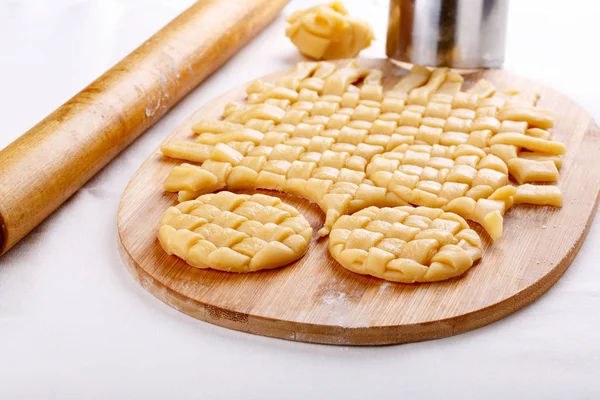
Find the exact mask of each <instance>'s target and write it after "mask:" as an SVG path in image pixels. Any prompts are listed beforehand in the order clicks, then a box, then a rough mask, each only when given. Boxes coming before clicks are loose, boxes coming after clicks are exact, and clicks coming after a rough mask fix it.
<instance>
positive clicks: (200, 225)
mask: <svg viewBox="0 0 600 400" xmlns="http://www.w3.org/2000/svg"><path fill="white" fill-rule="evenodd" d="M158 238H159V241H160V243H161V245H162V247H163V249H165V251H166V252H167V253H168V254H169V255H173V254H174V255H176V256H178V257H180V258H182V259H184V260H185V261H187V263H188V264H190V265H192V266H194V267H197V268H212V269H217V270H220V271H228V272H252V271H258V270H261V269H271V268H277V267H281V266H284V265H287V264H289V263H291V262H292V261H295V260H297V259H299V258H300V257H302V255H303V254H304V253H305V252H306V249H307V248H308V245H309V243H310V240H311V238H312V228H311V227H310V225H309V223H308V221H307V220H306V219H305V218H304V217H303V216H302V215H300V214H299V213H298V210H296V209H295V208H294V207H292V206H290V205H288V204H285V203H283V202H282V201H281V200H280V199H279V198H277V197H272V196H266V195H263V194H254V195H245V194H235V193H231V192H226V191H223V192H219V193H216V194H205V195H203V196H200V197H198V198H197V199H196V200H190V201H185V202H183V203H179V204H178V205H177V206H175V207H170V208H169V209H167V211H165V213H164V214H163V216H162V219H161V221H160V229H159V233H158Z"/></svg>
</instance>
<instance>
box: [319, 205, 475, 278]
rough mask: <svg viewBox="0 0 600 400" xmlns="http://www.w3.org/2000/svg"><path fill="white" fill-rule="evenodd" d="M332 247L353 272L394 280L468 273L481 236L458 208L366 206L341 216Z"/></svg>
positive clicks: (332, 250) (332, 253) (336, 225)
mask: <svg viewBox="0 0 600 400" xmlns="http://www.w3.org/2000/svg"><path fill="white" fill-rule="evenodd" d="M329 252H330V253H331V255H332V256H333V258H334V259H335V260H336V261H338V262H339V263H340V264H341V265H342V266H343V267H345V268H347V269H349V270H350V271H353V272H356V273H359V274H363V275H372V276H375V277H377V278H381V279H386V280H389V281H394V282H404V283H412V282H432V281H440V280H444V279H449V278H452V277H455V276H458V275H460V274H462V273H464V272H465V271H466V270H468V269H469V268H471V266H472V265H473V263H474V262H475V261H477V260H478V259H479V258H481V239H480V238H479V236H478V235H477V233H476V232H475V231H474V230H472V229H469V225H468V224H467V222H466V221H465V220H464V219H463V218H461V217H460V216H458V215H456V214H454V213H448V212H443V211H442V210H440V209H434V208H428V207H416V208H415V207H411V206H402V207H395V208H389V207H386V208H378V207H368V208H365V209H364V210H361V211H359V212H356V213H354V214H352V215H343V216H341V217H340V218H339V219H338V220H337V221H336V222H335V224H334V226H333V229H332V231H331V233H330V235H329Z"/></svg>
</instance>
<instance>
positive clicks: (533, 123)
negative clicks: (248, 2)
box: [162, 62, 565, 279]
mask: <svg viewBox="0 0 600 400" xmlns="http://www.w3.org/2000/svg"><path fill="white" fill-rule="evenodd" d="M381 80H382V72H381V71H378V70H374V69H366V68H362V67H361V66H360V65H358V63H357V62H350V63H348V64H346V65H343V66H339V67H338V66H336V65H335V64H333V63H329V62H303V63H299V64H298V65H297V66H296V68H295V69H294V70H293V71H292V72H291V73H290V74H289V75H287V76H285V77H283V78H281V79H279V80H278V81H276V82H275V83H269V82H264V81H260V80H259V81H256V82H254V83H252V84H251V85H250V86H249V87H248V89H247V94H248V97H247V100H246V102H245V103H243V104H242V103H231V104H228V105H227V106H226V107H225V111H224V114H223V119H222V120H220V121H213V120H211V121H197V122H196V123H195V124H194V126H193V132H194V133H195V134H196V135H197V136H196V140H195V141H194V142H191V141H179V142H170V143H167V144H165V145H164V146H163V148H162V151H163V153H164V154H165V155H166V156H168V157H172V158H178V159H182V160H186V161H188V162H189V163H185V164H182V165H181V166H179V167H175V168H174V169H173V171H172V172H171V174H170V175H169V177H168V178H167V180H166V182H165V189H166V190H168V191H172V192H178V193H179V200H180V201H186V200H191V199H195V198H196V197H198V196H200V195H202V194H205V193H210V192H214V191H217V190H222V189H225V188H228V189H232V190H237V189H256V188H262V189H271V190H278V191H282V192H287V193H291V194H295V195H298V196H301V197H303V198H306V199H308V200H310V201H311V202H314V203H316V204H317V205H318V206H319V207H320V208H321V209H322V210H323V212H324V213H325V216H326V220H325V224H324V226H323V228H322V229H321V230H320V231H319V234H320V235H321V236H326V235H328V234H329V233H330V231H331V229H332V228H333V227H334V224H335V223H336V221H338V220H339V219H340V217H342V216H344V215H349V214H353V213H355V212H357V211H360V210H363V209H367V208H368V207H379V208H384V207H398V206H408V205H411V206H423V207H428V208H431V209H437V210H438V211H439V212H446V213H455V214H458V215H459V216H460V217H462V218H464V219H467V220H471V221H475V222H477V223H479V224H480V225H482V226H483V227H484V228H485V230H486V232H487V233H488V234H489V235H490V237H491V238H493V239H498V238H500V237H501V236H502V232H503V215H504V214H505V213H506V212H507V211H508V210H509V209H510V208H511V207H512V206H513V205H514V204H520V203H530V204H538V205H553V206H560V205H561V204H562V195H561V193H560V190H559V189H558V187H556V186H536V185H530V183H533V182H555V181H557V180H558V179H559V171H558V169H559V168H560V166H561V161H562V158H561V157H562V155H563V154H564V153H565V146H564V144H562V143H560V142H557V141H554V140H552V134H551V130H550V129H551V126H552V125H553V121H552V117H551V115H550V114H549V112H548V111H547V110H544V109H538V108H536V106H535V105H536V102H537V100H538V96H537V94H535V93H529V92H519V91H517V90H504V91H502V90H498V89H496V87H495V86H494V85H493V84H492V83H490V82H487V81H481V82H479V83H478V84H476V85H475V86H473V87H472V88H471V89H469V90H467V91H464V90H462V86H463V78H462V77H461V76H460V75H459V74H456V73H454V72H452V71H449V70H447V69H436V70H430V69H427V68H424V67H415V68H413V70H412V71H411V73H410V74H408V75H406V76H404V77H403V78H401V79H400V80H399V81H398V82H397V83H396V85H395V86H393V87H391V88H390V89H389V90H384V88H383V86H382V84H381ZM509 118H514V119H509ZM511 176H512V178H514V179H515V180H517V181H518V183H520V184H521V185H520V186H513V184H511V180H510V177H511ZM411 246H413V245H411ZM365 251H366V250H365ZM444 254H445V253H444ZM423 265H427V264H423ZM458 270H460V269H458ZM431 274H433V273H431ZM386 276H387V275H386ZM415 276H416V275H415ZM424 276H425V275H424ZM428 276H429V275H428ZM385 279H387V278H385ZM415 279H416V278H415ZM424 279H425V278H424ZM426 279H429V278H426Z"/></svg>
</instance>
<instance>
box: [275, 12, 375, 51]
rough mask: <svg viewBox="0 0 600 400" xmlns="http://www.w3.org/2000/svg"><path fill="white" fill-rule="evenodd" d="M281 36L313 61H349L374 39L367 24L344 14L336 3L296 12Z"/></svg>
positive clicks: (346, 13)
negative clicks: (345, 59)
mask: <svg viewBox="0 0 600 400" xmlns="http://www.w3.org/2000/svg"><path fill="white" fill-rule="evenodd" d="M287 22H288V23H289V24H290V25H289V26H288V27H287V29H286V30H285V34H286V36H287V37H289V38H290V40H291V41H292V43H294V45H295V46H296V47H297V48H298V50H300V52H301V53H302V54H304V55H305V56H307V57H310V58H313V59H316V60H332V59H336V58H352V57H356V56H357V55H358V53H359V52H360V51H361V50H363V49H365V48H367V47H369V46H370V45H371V42H372V41H373V39H374V38H375V36H374V34H373V30H372V29H371V27H370V26H369V24H368V23H367V22H366V21H364V20H361V19H358V18H355V17H352V16H351V15H348V11H347V10H346V8H345V7H344V5H343V4H342V3H341V2H340V1H334V2H332V3H329V4H324V5H320V6H315V7H311V8H308V9H306V10H298V11H296V12H294V13H293V14H292V15H290V16H289V17H288V19H287Z"/></svg>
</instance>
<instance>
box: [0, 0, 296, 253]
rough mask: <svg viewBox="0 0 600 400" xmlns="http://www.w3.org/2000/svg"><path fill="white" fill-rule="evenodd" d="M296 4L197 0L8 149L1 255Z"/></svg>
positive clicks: (2, 166)
mask: <svg viewBox="0 0 600 400" xmlns="http://www.w3.org/2000/svg"><path fill="white" fill-rule="evenodd" d="M287 2H288V0H201V1H198V2H196V3H195V4H194V5H192V6H191V7H190V8H189V9H187V10H186V11H184V12H183V13H182V14H180V15H179V16H178V17H177V18H175V19H174V20H173V21H171V22H170V23H169V24H168V25H167V26H165V27H164V28H163V29H162V30H160V31H159V32H158V33H157V34H155V35H154V36H152V37H151V38H150V39H148V40H147V41H146V42H145V43H144V44H142V45H141V46H140V47H138V48H137V49H136V50H135V51H134V52H132V53H131V54H129V55H128V56H127V57H125V58H124V59H123V60H121V61H120V62H119V63H118V64H117V65H115V66H114V67H113V68H111V69H110V70H109V71H107V72H106V73H105V74H104V75H102V76H101V77H100V78H98V79H97V80H96V81H95V82H93V83H92V84H91V85H89V86H88V87H87V88H85V89H84V90H82V91H81V92H80V93H78V94H77V95H75V97H73V98H72V99H71V100H69V101H67V102H66V103H65V104H63V105H62V106H61V107H60V108H58V109H57V110H56V111H54V112H53V113H52V114H50V115H49V116H47V117H46V118H45V119H44V120H43V121H41V122H40V123H38V124H37V125H36V126H34V127H33V128H32V129H31V130H29V131H28V132H27V133H25V134H24V135H23V136H21V137H19V138H18V139H17V140H15V141H14V142H13V143H11V144H10V145H8V147H6V148H5V149H4V150H2V151H0V254H4V253H5V252H6V251H7V250H8V249H10V248H11V247H12V246H14V245H15V244H16V243H17V242H18V241H19V240H20V239H22V238H23V237H24V236H25V235H27V234H28V233H29V232H30V231H31V230H32V229H33V228H35V227H36V226H37V225H38V224H39V223H40V222H42V221H43V220H44V219H45V218H46V217H47V216H48V215H50V214H51V213H52V212H53V211H54V210H56V209H57V208H58V207H59V206H60V205H61V204H62V203H63V202H64V201H65V200H67V199H68V198H69V197H70V196H71V195H72V194H73V193H75V191H77V189H79V188H80V187H81V186H82V185H83V184H84V183H85V182H87V181H88V180H89V179H90V178H91V177H92V176H94V174H96V173H97V172H98V171H99V170H100V169H102V168H103V167H104V166H105V165H106V164H107V163H108V162H109V161H110V160H112V159H113V158H114V157H115V156H116V155H117V154H119V152H121V150H123V149H124V148H125V147H127V145H129V144H130V143H131V142H132V141H133V140H135V139H136V138H137V137H138V136H139V135H141V134H142V133H143V132H144V131H145V130H146V129H148V128H149V127H150V126H151V125H152V124H154V122H156V121H157V120H158V119H159V118H160V117H162V116H163V115H164V114H165V113H166V112H167V111H168V110H169V109H170V108H171V107H172V106H173V105H174V104H176V103H177V102H178V101H179V100H180V99H181V98H182V97H183V96H185V95H186V94H187V93H188V92H189V91H190V90H192V89H193V88H194V87H196V86H197V85H198V84H199V83H200V82H202V80H203V79H204V78H206V77H207V76H208V75H209V74H210V73H212V72H213V71H214V70H215V69H216V68H218V67H219V66H220V65H222V64H223V63H224V62H225V61H226V60H227V59H228V58H229V57H231V56H232V55H233V54H234V53H235V52H236V51H237V50H239V49H240V48H241V47H242V46H244V45H245V44H246V43H248V41H249V40H250V39H251V38H252V37H254V36H255V35H256V34H257V33H258V32H260V31H261V30H262V29H263V28H264V27H265V26H266V25H267V24H268V23H269V22H271V21H272V20H273V19H274V18H275V17H276V16H277V15H278V14H279V12H280V11H281V9H282V8H283V7H284V6H285V5H286V4H287Z"/></svg>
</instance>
